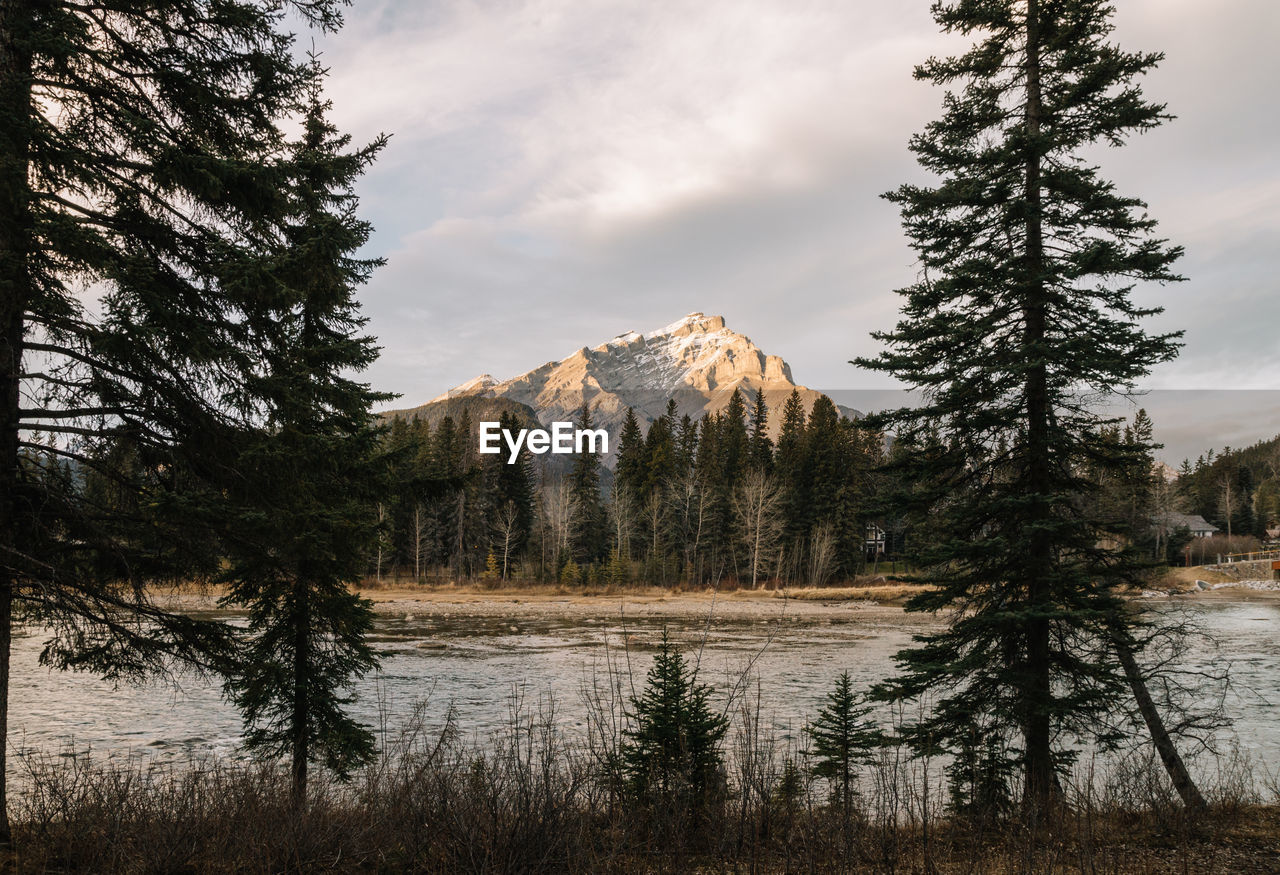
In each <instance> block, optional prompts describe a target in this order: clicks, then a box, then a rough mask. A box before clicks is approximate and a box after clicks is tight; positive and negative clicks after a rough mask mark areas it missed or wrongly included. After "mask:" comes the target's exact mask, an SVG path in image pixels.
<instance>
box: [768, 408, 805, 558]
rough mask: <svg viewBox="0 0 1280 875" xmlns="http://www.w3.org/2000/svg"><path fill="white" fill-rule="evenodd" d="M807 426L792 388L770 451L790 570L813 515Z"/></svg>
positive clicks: (798, 556)
mask: <svg viewBox="0 0 1280 875" xmlns="http://www.w3.org/2000/svg"><path fill="white" fill-rule="evenodd" d="M806 430H807V421H806V418H805V412H804V402H803V401H801V400H800V393H799V391H797V390H795V389H793V390H791V394H790V395H789V396H787V403H786V404H785V405H784V406H783V408H782V429H781V431H780V432H779V434H778V447H777V450H776V451H775V452H774V455H773V465H774V471H775V473H776V474H777V477H778V482H779V483H780V484H781V487H782V512H783V518H784V520H785V531H784V533H783V544H784V545H785V547H784V549H787V550H788V552H789V553H790V558H791V567H792V569H793V570H794V569H796V568H797V567H798V566H797V565H796V563H797V562H798V561H799V558H800V555H799V554H800V553H801V551H802V550H803V549H804V546H803V545H804V539H805V536H806V534H808V531H809V526H810V524H811V522H812V518H813V517H812V514H811V512H810V510H811V509H810V505H809V462H808V452H807V446H808V445H807V441H806V437H805V434H806Z"/></svg>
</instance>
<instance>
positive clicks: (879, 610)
mask: <svg viewBox="0 0 1280 875" xmlns="http://www.w3.org/2000/svg"><path fill="white" fill-rule="evenodd" d="M924 589H925V587H923V586H920V585H918V584H912V583H908V582H905V581H896V580H886V579H884V578H875V579H872V580H868V581H866V582H855V583H854V584H853V585H849V586H833V587H792V588H782V589H755V590H750V589H714V588H712V587H703V588H699V589H683V588H679V587H674V588H669V587H656V586H643V585H628V586H594V587H568V586H565V585H563V584H545V585H541V584H527V583H513V584H501V585H499V584H495V583H492V582H487V581H471V582H463V583H444V584H439V583H428V584H415V583H411V582H404V581H388V582H385V583H382V584H379V583H375V582H373V581H366V582H365V583H364V584H362V585H361V586H360V587H359V588H358V590H357V591H358V592H359V593H360V594H361V595H362V596H364V597H366V598H368V599H369V600H370V601H371V602H373V605H374V609H375V610H376V611H378V612H380V613H388V614H397V613H412V612H415V611H420V610H426V611H427V612H428V613H430V614H435V615H440V616H450V615H471V616H511V617H521V616H525V617H551V616H555V617H563V618H573V617H581V618H594V619H618V618H620V617H626V616H632V617H664V616H669V617H684V618H688V617H697V616H705V615H714V616H715V617H718V618H720V619H723V620H734V621H738V620H758V619H772V618H780V617H785V618H789V619H790V618H796V619H801V620H805V619H808V620H815V621H821V620H831V619H835V620H840V619H841V618H844V619H854V618H857V619H875V620H876V621H878V622H886V623H892V622H893V618H895V617H902V616H903V614H904V611H903V606H904V605H905V604H906V602H907V600H908V599H910V598H911V597H912V596H913V595H915V594H917V593H919V592H922V591H924ZM222 595H223V590H222V589H221V588H220V587H214V586H209V587H198V588H197V587H189V586H184V587H179V588H176V589H166V590H163V591H161V592H160V593H159V594H158V597H159V599H160V600H161V601H170V602H171V603H172V604H174V605H177V606H181V607H182V608H184V609H188V610H191V609H194V610H212V609H214V608H216V606H217V603H218V600H219V599H220V598H221V597H222ZM1129 595H1130V597H1131V598H1134V599H1153V598H1161V599H1164V598H1168V599H1171V600H1177V601H1189V602H1210V603H1212V602H1232V601H1238V602H1275V601H1280V583H1277V582H1272V581H1256V580H1240V579H1237V578H1234V577H1232V576H1231V575H1228V574H1225V573H1223V572H1220V571H1216V570H1214V569H1210V568H1174V569H1170V570H1169V571H1168V572H1167V573H1166V574H1165V575H1163V576H1162V577H1161V578H1160V579H1158V580H1156V581H1154V582H1153V583H1152V585H1151V587H1150V588H1148V589H1144V590H1140V591H1134V592H1132V593H1130V594H1129ZM916 616H917V617H918V615H916ZM912 623H913V624H914V623H918V620H913V621H912Z"/></svg>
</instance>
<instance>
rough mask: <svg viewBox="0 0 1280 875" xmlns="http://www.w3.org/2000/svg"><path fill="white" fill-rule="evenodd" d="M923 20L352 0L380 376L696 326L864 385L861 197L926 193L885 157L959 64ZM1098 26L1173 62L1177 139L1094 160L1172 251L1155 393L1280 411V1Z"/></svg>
mask: <svg viewBox="0 0 1280 875" xmlns="http://www.w3.org/2000/svg"><path fill="white" fill-rule="evenodd" d="M927 7H928V4H926V3H924V2H920V3H912V4H902V3H875V2H871V0H856V2H850V0H736V2H731V0H703V2H699V3H689V2H687V0H680V2H675V0H650V2H645V3H623V2H619V0H440V2H432V3H425V4H424V3H416V2H408V0H399V2H391V0H384V2H379V3H361V4H357V5H355V6H354V7H353V8H352V9H351V10H350V12H349V13H348V20H349V21H348V27H347V28H346V30H345V31H343V32H342V33H341V34H339V35H338V36H336V37H334V38H332V39H329V40H326V41H325V42H324V43H323V44H322V46H321V47H322V48H323V49H324V51H325V61H326V63H328V64H329V65H330V66H331V67H332V69H333V88H332V93H333V97H334V100H335V103H336V106H337V115H338V119H339V121H340V123H342V124H343V126H344V127H346V128H348V129H350V130H352V131H353V133H355V135H356V136H357V137H361V138H367V137H369V136H371V135H372V134H373V133H376V132H378V131H383V130H386V131H390V132H392V133H393V134H394V136H393V138H392V142H391V145H390V146H389V147H388V149H387V152H386V154H385V155H384V158H383V160H381V161H380V162H379V163H378V165H377V166H375V168H374V169H373V170H372V172H371V173H370V175H369V176H368V178H367V179H366V180H365V182H364V183H363V185H362V192H363V193H364V196H365V206H366V213H367V214H368V215H369V216H370V218H372V219H373V220H374V222H375V224H376V225H377V227H378V228H379V229H380V234H379V236H378V237H377V238H376V239H375V241H374V247H373V248H374V249H375V250H377V251H379V252H381V253H383V254H387V255H388V256H389V257H390V263H389V265H388V266H387V267H386V268H385V269H384V270H382V271H380V272H379V274H378V275H377V277H376V278H375V280H374V281H373V283H372V284H371V287H370V289H369V290H368V293H367V295H366V301H367V310H368V312H369V313H370V315H371V316H372V319H373V321H372V325H371V327H372V330H374V331H375V332H376V333H377V334H379V335H380V337H381V340H382V343H383V346H384V348H385V350H386V351H385V353H384V359H383V361H381V362H380V363H379V364H378V365H377V366H376V367H375V370H374V372H373V373H372V374H371V376H372V377H373V378H374V379H375V381H376V382H378V384H379V385H383V386H386V387H388V388H391V389H394V390H398V391H401V392H404V393H405V394H406V396H407V397H406V400H407V401H418V400H422V399H425V398H428V397H431V396H433V395H435V394H437V393H438V392H440V391H441V390H443V389H444V388H447V387H448V386H450V385H453V384H456V383H459V382H462V381H463V380H465V379H467V378H469V377H471V376H473V375H474V374H475V373H478V372H480V371H490V372H493V373H494V374H496V375H498V376H505V375H508V374H510V373H514V372H517V371H519V370H524V369H526V368H528V367H531V366H533V365H536V364H538V363H540V362H541V361H543V360H545V359H546V358H548V357H551V356H559V355H562V354H564V353H565V352H567V351H568V350H570V349H572V348H574V347H575V346H578V345H581V344H583V343H593V342H597V341H599V340H602V339H604V338H607V337H610V336H612V335H614V334H616V333H617V332H619V331H622V330H625V329H629V328H634V329H640V330H643V329H646V328H652V327H655V326H658V325H662V324H666V323H667V322H670V321H671V319H673V318H675V317H677V316H679V315H681V314H683V313H685V312H687V311H689V310H692V309H701V310H704V311H708V312H711V311H715V312H722V313H723V314H724V315H725V316H726V318H727V319H728V320H729V324H730V325H731V326H733V327H735V328H739V329H740V330H743V331H744V332H746V333H748V334H750V335H751V336H752V337H753V338H754V339H755V340H756V341H757V342H759V343H761V344H762V345H763V346H764V347H765V348H766V349H768V350H769V351H771V352H778V353H780V354H782V355H783V356H785V357H786V358H787V359H788V360H789V361H790V362H791V363H792V366H793V369H794V371H795V373H796V376H797V378H799V379H802V380H804V381H806V382H808V383H810V384H811V385H817V386H822V387H824V388H843V387H855V386H876V385H884V378H882V377H879V376H876V375H868V374H863V373H859V372H857V371H855V370H854V369H853V368H852V367H851V366H849V365H848V364H847V363H846V361H847V359H849V358H850V357H852V356H854V355H857V354H861V353H867V352H870V351H871V349H872V346H873V345H872V342H871V341H870V339H869V338H868V332H869V331H870V330H872V329H885V328H889V327H891V326H892V324H893V322H894V320H895V311H896V309H897V306H898V301H897V299H896V298H895V297H894V296H893V294H892V290H893V289H894V288H896V287H898V286H900V285H903V284H905V283H906V282H909V281H910V280H911V279H912V275H913V268H912V257H911V254H910V252H909V250H908V249H907V247H906V245H905V241H904V240H903V238H902V233H901V230H900V228H899V226H898V223H897V217H896V214H895V213H894V210H893V208H892V207H890V206H889V205H887V204H885V203H884V202H883V201H880V200H878V198H877V196H878V194H879V193H881V192H882V191H883V190H885V189H887V188H891V187H893V186H896V185H897V184H899V183H900V182H902V181H905V180H908V179H913V178H919V177H920V172H919V170H918V169H916V168H915V167H914V165H913V164H912V163H911V159H910V156H909V155H908V154H907V152H906V148H905V147H906V142H907V139H908V137H909V136H910V135H911V134H912V133H914V132H915V131H917V130H918V129H919V128H920V127H921V125H923V124H924V122H925V121H926V120H928V119H929V118H932V117H934V116H935V115H936V114H937V110H938V106H939V103H940V101H941V94H940V93H939V92H938V91H937V90H935V89H932V88H930V87H929V86H927V85H923V84H920V83H916V82H913V81H912V79H911V75H910V74H911V68H912V66H913V65H914V64H916V63H918V62H920V61H922V60H924V59H925V58H926V57H927V56H929V55H930V54H933V53H945V52H947V51H949V50H950V49H951V48H953V47H955V46H957V45H959V44H960V43H961V42H962V41H960V40H959V38H955V37H945V36H942V35H940V34H939V33H938V32H937V29H936V27H935V26H934V25H933V23H932V22H931V20H930V19H929V16H928V8H927ZM1116 20H1117V28H1118V29H1117V32H1116V38H1117V39H1118V41H1119V42H1121V44H1122V45H1124V46H1125V47H1127V48H1130V49H1146V50H1149V49H1161V50H1165V51H1166V52H1167V53H1168V55H1169V57H1168V59H1167V60H1166V61H1165V62H1164V64H1163V65H1162V67H1161V69H1160V70H1158V71H1157V72H1156V73H1154V74H1152V75H1151V76H1149V77H1148V80H1147V82H1146V83H1145V87H1146V89H1147V91H1148V93H1149V94H1150V95H1151V96H1152V97H1153V98H1155V99H1159V100H1167V101H1168V102H1169V103H1170V105H1171V106H1170V109H1171V111H1173V112H1174V113H1175V114H1177V115H1178V116H1179V119H1178V121H1176V122H1174V123H1173V124H1171V125H1169V126H1167V127H1165V128H1161V129H1160V130H1158V131H1157V132H1155V133H1153V134H1151V135H1148V136H1146V137H1142V138H1139V139H1138V140H1136V141H1135V142H1134V143H1132V144H1131V145H1130V146H1129V147H1127V148H1126V149H1122V150H1107V151H1105V152H1103V153H1101V155H1100V160H1101V162H1102V163H1103V167H1104V174H1105V175H1106V176H1108V177H1110V178H1113V179H1116V180H1117V182H1118V184H1119V186H1120V188H1121V190H1122V191H1125V192H1130V193H1134V194H1137V195H1139V196H1142V197H1145V198H1147V199H1148V200H1149V201H1150V203H1151V208H1152V214H1153V215H1154V216H1155V217H1156V218H1158V219H1159V220H1160V221H1161V229H1162V231H1163V232H1164V233H1165V234H1167V235H1169V236H1170V237H1171V238H1173V240H1174V241H1175V242H1178V243H1183V244H1185V245H1186V246H1187V248H1188V256H1187V258H1186V259H1185V261H1184V263H1183V265H1182V266H1181V268H1182V270H1184V271H1185V272H1186V273H1188V275H1189V276H1190V277H1191V281H1190V282H1188V283H1185V284H1181V285H1178V286H1173V287H1169V288H1166V289H1145V290H1143V291H1142V292H1141V295H1142V296H1143V300H1150V301H1153V302H1158V303H1163V304H1164V305H1165V306H1166V307H1167V308H1168V313H1167V314H1166V316H1164V317H1162V318H1161V320H1160V321H1159V322H1158V324H1159V325H1161V326H1164V327H1166V328H1168V329H1174V328H1181V327H1187V326H1190V328H1191V330H1190V331H1189V333H1188V336H1187V349H1186V351H1185V353H1184V355H1183V358H1182V359H1181V360H1180V361H1179V362H1178V363H1176V364H1174V365H1171V366H1168V367H1164V368H1162V369H1161V370H1160V371H1159V372H1158V374H1157V383H1158V384H1159V385H1168V386H1179V387H1186V386H1190V385H1203V384H1205V383H1209V384H1218V383H1220V382H1221V381H1223V380H1230V379H1235V380H1242V381H1244V382H1245V383H1246V384H1248V385H1256V386H1275V385H1276V384H1277V381H1280V377H1277V376H1276V375H1277V374H1280V368H1277V367H1276V365H1280V342H1277V340H1276V338H1275V337H1274V336H1273V335H1274V329H1273V326H1274V325H1275V324H1277V323H1280V295H1276V294H1275V283H1274V280H1273V279H1272V277H1274V276H1275V275H1276V274H1277V273H1280V270H1277V267H1278V266H1280V265H1278V264H1277V261H1280V255H1277V252H1280V246H1277V242H1280V241H1278V240H1277V234H1278V231H1277V220H1276V218H1275V217H1276V216H1277V215H1280V211H1278V210H1277V206H1278V204H1277V196H1278V195H1277V192H1278V191H1280V168H1277V166H1276V165H1275V162H1274V142H1275V140H1276V137H1277V135H1280V121H1277V119H1276V118H1275V115H1274V114H1273V113H1268V112H1265V111H1263V110H1264V108H1266V107H1269V106H1270V105H1271V103H1272V102H1273V99H1272V96H1271V94H1270V90H1271V88H1272V86H1273V85H1274V83H1275V82H1276V81H1280V61H1277V60H1276V58H1277V55H1276V54H1275V53H1273V52H1272V51H1271V49H1270V45H1269V43H1270V40H1271V38H1272V35H1273V34H1274V33H1275V32H1276V29H1277V27H1280V4H1274V3H1269V2H1266V0H1227V2H1223V3H1219V4H1203V3H1192V2H1190V0H1133V2H1131V3H1125V4H1122V8H1121V10H1120V12H1119V13H1118V15H1117V19H1116ZM1224 304H1229V307H1228V306H1224ZM1231 309H1235V310H1238V311H1242V312H1247V313H1250V318H1247V319H1240V318H1238V315H1237V314H1234V313H1232V312H1230V310H1231ZM1240 349H1246V350H1248V351H1249V352H1248V356H1247V362H1248V363H1247V364H1246V365H1244V366H1243V367H1242V366H1241V365H1240V362H1239V356H1238V354H1237V350H1240Z"/></svg>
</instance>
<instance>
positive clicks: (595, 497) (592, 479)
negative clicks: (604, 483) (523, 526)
mask: <svg viewBox="0 0 1280 875" xmlns="http://www.w3.org/2000/svg"><path fill="white" fill-rule="evenodd" d="M576 425H577V427H578V429H579V430H584V431H585V430H588V429H591V428H594V426H593V425H592V420H591V408H590V406H589V405H587V404H583V405H582V410H580V411H579V412H578V419H577V422H576ZM569 489H570V491H571V493H572V495H573V500H574V504H575V505H576V508H577V526H576V527H575V531H574V537H573V545H572V546H573V554H574V558H575V559H577V560H578V561H579V562H584V563H596V562H600V561H602V560H604V558H605V557H606V556H608V553H609V531H608V529H609V526H608V519H607V518H606V514H605V508H604V499H603V497H602V496H601V494H600V457H599V456H598V455H596V454H595V453H577V454H576V455H575V456H574V457H573V468H572V469H571V470H570V472H569Z"/></svg>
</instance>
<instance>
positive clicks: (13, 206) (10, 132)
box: [0, 0, 32, 848]
mask: <svg viewBox="0 0 1280 875" xmlns="http://www.w3.org/2000/svg"><path fill="white" fill-rule="evenodd" d="M30 27H31V8H30V6H29V4H27V3H23V2H9V0H5V2H4V3H0V118H4V119H5V120H6V121H5V122H4V123H3V124H0V396H2V397H0V847H4V848H7V847H8V846H9V845H10V840H11V836H10V832H9V809H8V803H7V799H6V794H5V789H6V787H5V783H6V782H5V774H6V767H7V746H8V745H7V742H8V729H9V647H10V641H11V637H12V630H11V629H10V623H11V621H12V618H13V595H14V587H15V586H16V584H17V575H16V566H17V562H16V557H15V553H14V550H15V548H16V547H17V546H18V545H17V543H16V540H15V531H16V529H17V522H18V517H17V514H18V507H17V490H18V428H19V422H18V409H19V406H20V394H19V375H20V374H21V373H22V345H23V338H24V335H25V325H24V313H25V310H26V306H27V302H28V300H29V299H30V296H31V287H30V274H29V268H28V264H27V257H28V251H29V247H30V235H31V215H30V201H29V198H30V191H29V184H28V173H29V170H28V167H29V163H30V140H29V136H30V133H29V132H30V128H29V123H28V122H29V119H30V118H31V75H32V71H31V54H30V52H29V51H28V50H26V49H24V48H23V47H22V45H21V43H20V41H23V42H25V39H24V38H25V37H26V36H28V34H27V31H28V30H29V29H30Z"/></svg>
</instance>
